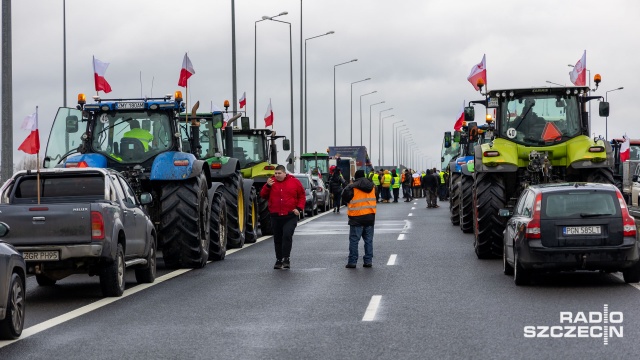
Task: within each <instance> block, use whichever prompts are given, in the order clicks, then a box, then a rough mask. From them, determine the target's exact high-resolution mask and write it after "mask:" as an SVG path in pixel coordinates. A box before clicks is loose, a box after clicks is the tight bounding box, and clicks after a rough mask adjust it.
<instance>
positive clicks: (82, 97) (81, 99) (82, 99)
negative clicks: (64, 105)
mask: <svg viewBox="0 0 640 360" xmlns="http://www.w3.org/2000/svg"><path fill="white" fill-rule="evenodd" d="M86 103H87V97H86V96H85V94H78V104H80V105H84V104H86Z"/></svg>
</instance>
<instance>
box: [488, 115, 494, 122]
mask: <svg viewBox="0 0 640 360" xmlns="http://www.w3.org/2000/svg"><path fill="white" fill-rule="evenodd" d="M492 121H493V116H491V114H487V122H488V123H490V122H492Z"/></svg>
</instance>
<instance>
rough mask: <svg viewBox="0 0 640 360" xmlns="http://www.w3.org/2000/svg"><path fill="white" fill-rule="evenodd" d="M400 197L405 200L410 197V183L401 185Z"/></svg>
mask: <svg viewBox="0 0 640 360" xmlns="http://www.w3.org/2000/svg"><path fill="white" fill-rule="evenodd" d="M402 197H403V198H405V199H407V200H409V199H411V185H405V184H403V185H402Z"/></svg>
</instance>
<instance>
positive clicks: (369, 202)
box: [347, 187, 377, 216]
mask: <svg viewBox="0 0 640 360" xmlns="http://www.w3.org/2000/svg"><path fill="white" fill-rule="evenodd" d="M376 202H377V201H376V189H375V187H374V188H373V189H371V192H369V193H368V194H367V193H366V192H364V191H362V190H360V189H356V188H353V199H351V201H349V203H348V204H347V215H348V216H362V215H368V214H375V213H376Z"/></svg>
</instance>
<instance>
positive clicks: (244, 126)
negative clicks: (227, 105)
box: [240, 116, 251, 130]
mask: <svg viewBox="0 0 640 360" xmlns="http://www.w3.org/2000/svg"><path fill="white" fill-rule="evenodd" d="M240 125H241V126H242V130H250V129H251V122H250V121H249V117H248V116H243V117H241V118H240Z"/></svg>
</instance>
